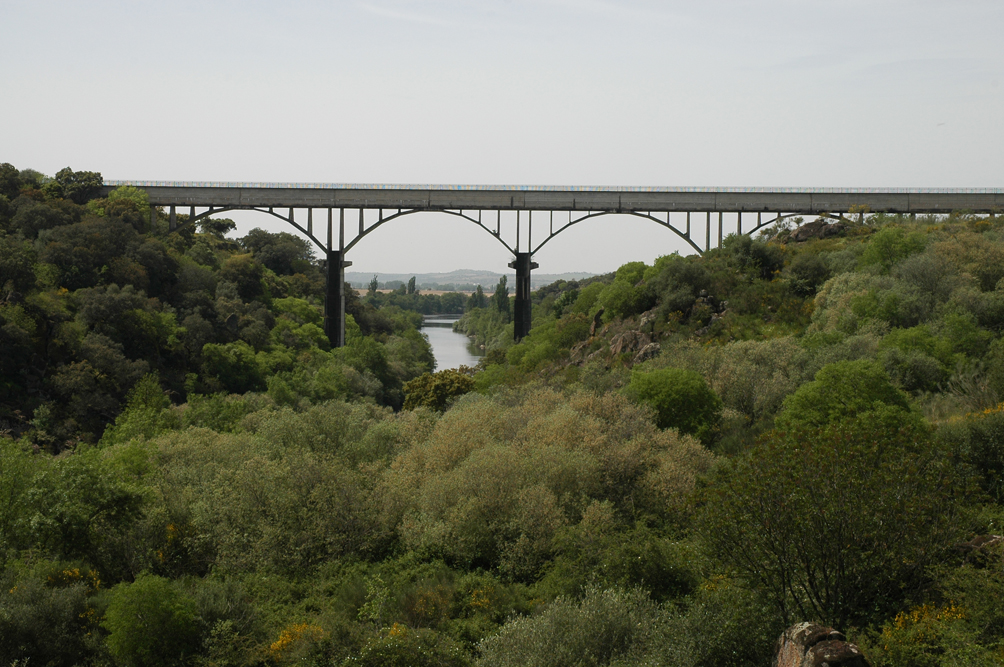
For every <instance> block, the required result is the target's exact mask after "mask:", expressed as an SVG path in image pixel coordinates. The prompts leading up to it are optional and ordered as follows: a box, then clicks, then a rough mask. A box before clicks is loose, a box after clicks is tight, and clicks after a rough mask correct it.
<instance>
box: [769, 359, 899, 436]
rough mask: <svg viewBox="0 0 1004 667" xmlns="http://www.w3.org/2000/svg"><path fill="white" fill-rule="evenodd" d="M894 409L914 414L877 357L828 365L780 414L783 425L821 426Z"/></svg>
mask: <svg viewBox="0 0 1004 667" xmlns="http://www.w3.org/2000/svg"><path fill="white" fill-rule="evenodd" d="M883 409H892V410H894V411H900V412H902V413H903V419H904V420H906V421H914V422H916V421H917V419H918V418H911V414H910V412H909V411H910V402H909V399H908V398H907V396H906V395H905V394H904V393H903V392H902V391H901V390H899V389H897V388H896V387H894V386H893V384H892V383H891V382H890V381H889V376H888V375H887V374H886V372H885V370H884V369H883V368H882V367H881V366H879V365H878V364H876V363H875V362H873V361H869V360H867V359H860V360H858V361H840V362H837V363H834V364H829V365H827V366H824V367H823V368H821V369H820V370H819V372H818V373H816V377H815V379H814V380H813V381H812V382H809V383H807V384H804V385H802V386H801V387H799V389H798V391H796V392H795V393H794V394H792V395H791V396H789V397H788V398H787V399H785V401H784V409H783V410H782V412H781V414H780V415H778V418H777V426H778V428H781V429H796V428H820V427H823V426H826V425H827V424H833V423H836V422H839V421H841V420H843V419H847V418H852V417H856V416H857V415H859V414H862V413H866V412H870V411H879V410H883Z"/></svg>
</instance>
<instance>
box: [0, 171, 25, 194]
mask: <svg viewBox="0 0 1004 667" xmlns="http://www.w3.org/2000/svg"><path fill="white" fill-rule="evenodd" d="M19 194H21V177H20V174H19V173H18V171H17V167H15V166H14V165H12V164H11V163H9V162H4V163H3V164H0V195H3V196H5V197H7V198H8V199H10V200H14V199H17V196H18V195H19Z"/></svg>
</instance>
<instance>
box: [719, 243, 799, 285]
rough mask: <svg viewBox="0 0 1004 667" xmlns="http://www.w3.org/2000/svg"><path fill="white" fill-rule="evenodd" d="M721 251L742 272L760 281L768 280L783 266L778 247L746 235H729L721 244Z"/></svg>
mask: <svg viewBox="0 0 1004 667" xmlns="http://www.w3.org/2000/svg"><path fill="white" fill-rule="evenodd" d="M722 249H723V250H725V252H726V253H728V254H729V255H731V256H732V259H733V261H735V262H736V264H738V265H739V268H740V269H741V270H742V271H748V272H751V273H753V274H754V275H756V276H757V277H759V278H760V279H762V280H769V279H770V278H771V277H772V276H773V275H774V274H775V273H778V272H780V270H781V268H782V267H783V266H784V255H783V254H782V252H781V249H780V248H779V247H778V246H776V245H773V244H769V243H764V242H763V241H757V240H754V239H753V238H751V237H749V236H746V235H738V234H729V236H728V237H727V238H726V239H725V240H724V241H723V242H722Z"/></svg>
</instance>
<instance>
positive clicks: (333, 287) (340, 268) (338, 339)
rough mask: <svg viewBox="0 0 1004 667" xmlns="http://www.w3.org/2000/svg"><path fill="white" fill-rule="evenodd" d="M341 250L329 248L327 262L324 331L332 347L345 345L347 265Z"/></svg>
mask: <svg viewBox="0 0 1004 667" xmlns="http://www.w3.org/2000/svg"><path fill="white" fill-rule="evenodd" d="M344 256H345V254H344V253H343V252H342V251H341V250H329V251H328V256H327V261H326V262H325V285H324V333H325V335H326V336H327V337H328V342H329V343H331V347H344V346H345V267H347V266H352V262H346V261H345V259H344Z"/></svg>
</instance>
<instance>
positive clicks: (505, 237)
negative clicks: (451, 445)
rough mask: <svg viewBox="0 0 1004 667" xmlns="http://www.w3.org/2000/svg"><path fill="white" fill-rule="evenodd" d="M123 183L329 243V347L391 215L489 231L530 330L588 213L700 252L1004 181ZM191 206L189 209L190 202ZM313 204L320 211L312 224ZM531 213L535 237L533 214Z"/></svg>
mask: <svg viewBox="0 0 1004 667" xmlns="http://www.w3.org/2000/svg"><path fill="white" fill-rule="evenodd" d="M121 185H130V186H134V187H138V188H142V189H143V190H145V191H146V192H147V194H148V196H149V198H150V205H151V220H153V219H154V218H155V217H156V208H157V207H166V208H168V210H169V219H170V226H171V229H172V230H173V229H175V228H177V226H178V223H179V218H178V210H179V209H181V210H182V211H183V212H187V214H188V216H187V218H186V219H184V220H183V223H184V224H189V223H193V222H197V221H198V220H201V219H204V218H207V217H209V216H211V215H215V214H218V213H224V212H227V211H233V210H257V211H261V212H263V213H267V214H269V215H272V216H274V217H277V218H279V219H281V220H284V221H285V222H287V223H288V224H290V225H291V226H293V227H294V228H296V229H298V230H299V231H300V232H301V233H302V234H304V235H306V236H307V238H309V239H310V240H311V242H313V243H314V244H315V245H316V246H317V247H318V248H319V249H320V250H321V252H322V253H324V255H325V258H326V262H325V267H326V269H325V270H326V272H327V281H326V285H327V289H326V295H325V301H324V303H325V315H324V322H325V332H326V333H327V335H328V338H329V340H330V341H331V344H332V345H333V346H341V345H344V343H345V298H344V296H345V295H344V293H343V290H344V276H345V267H347V266H349V265H350V264H351V262H347V261H346V260H345V255H346V253H347V252H348V251H349V250H351V249H352V247H353V246H355V245H356V244H357V243H359V241H361V240H362V239H363V238H364V237H366V236H367V235H369V234H370V233H371V232H373V231H374V230H376V229H377V228H379V227H380V226H382V225H383V224H384V223H386V222H390V221H391V220H395V219H397V218H400V217H403V216H406V215H411V214H414V213H419V212H423V211H435V212H440V213H445V214H449V215H454V216H458V217H460V218H463V219H465V220H467V221H469V222H472V223H474V224H476V225H478V226H480V227H481V228H482V229H484V230H485V231H487V232H488V233H489V234H491V235H492V236H493V237H494V238H495V239H496V240H497V241H498V242H499V243H501V244H502V245H503V246H504V247H505V248H506V249H507V250H508V252H509V253H510V254H511V255H512V256H513V262H512V264H510V266H511V267H513V268H515V269H516V303H515V311H516V318H515V332H514V335H515V338H516V340H520V339H521V338H522V337H523V336H525V335H526V334H527V333H528V332H529V330H530V315H529V314H530V301H529V298H530V294H529V292H530V290H529V285H530V271H531V270H532V269H533V268H536V267H537V265H536V263H534V262H533V261H532V259H533V255H534V253H536V252H537V251H538V250H540V249H541V248H542V247H543V246H544V245H545V244H546V243H547V242H548V241H550V240H551V239H552V238H554V237H555V236H557V235H558V234H559V233H561V232H562V231H565V230H566V229H568V228H569V227H571V226H572V225H574V224H577V223H579V222H582V221H584V220H588V219H592V218H597V217H600V216H607V215H631V216H635V217H640V218H644V219H647V220H650V221H652V222H655V223H657V224H659V225H662V226H664V227H666V228H667V229H669V230H670V231H672V232H673V233H675V234H676V235H677V236H679V237H680V238H681V239H682V240H683V241H684V242H685V243H687V244H688V245H689V246H690V247H691V248H693V249H694V250H695V251H696V252H698V253H702V252H705V251H707V250H709V249H711V248H712V247H716V246H715V245H713V243H712V240H713V238H715V240H717V245H721V242H722V239H723V235H724V234H730V233H738V234H751V233H754V232H756V231H757V230H759V229H761V228H763V227H766V226H768V225H770V224H773V223H775V222H777V221H778V220H781V219H783V218H786V217H789V216H793V215H803V216H823V217H829V218H837V219H847V218H858V219H860V217H861V216H863V215H864V214H865V213H892V214H897V213H905V214H931V213H934V214H938V213H940V214H948V213H951V212H953V211H960V210H965V211H970V212H974V213H997V212H1000V211H1002V210H1004V190H989V189H984V190H975V189H974V190H917V189H903V190H845V189H816V190H812V189H801V188H799V189H795V188H789V189H750V190H742V189H738V188H717V189H689V188H543V187H516V188H506V187H480V186H437V187H433V186H340V185H329V186H323V185H299V186H288V185H275V186H269V185H257V184H255V185H248V184H222V183H207V184H191V183H164V182H149V181H118V182H117V181H111V182H107V183H106V184H105V188H104V193H103V194H105V195H107V193H108V192H110V191H111V190H112V189H114V188H115V187H118V186H121ZM186 209H187V210H186ZM315 214H319V217H318V219H317V221H316V223H317V224H315ZM534 223H536V238H534V237H535V224H534Z"/></svg>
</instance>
